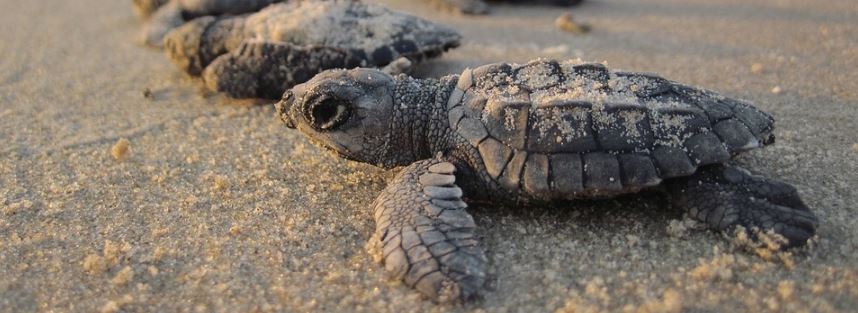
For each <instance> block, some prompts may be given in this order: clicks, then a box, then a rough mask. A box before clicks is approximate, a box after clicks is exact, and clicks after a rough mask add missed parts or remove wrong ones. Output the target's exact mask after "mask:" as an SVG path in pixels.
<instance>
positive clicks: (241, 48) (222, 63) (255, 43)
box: [165, 0, 461, 99]
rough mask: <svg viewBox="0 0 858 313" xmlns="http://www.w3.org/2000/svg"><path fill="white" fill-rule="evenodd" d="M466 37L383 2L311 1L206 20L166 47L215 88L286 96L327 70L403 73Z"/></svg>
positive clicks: (181, 31)
mask: <svg viewBox="0 0 858 313" xmlns="http://www.w3.org/2000/svg"><path fill="white" fill-rule="evenodd" d="M460 40H461V35H459V33H458V32H456V31H454V30H453V29H450V28H448V27H445V26H441V25H438V24H435V23H432V22H430V21H427V20H424V19H421V18H418V17H415V16H412V15H408V14H404V13H400V12H396V11H392V10H389V9H387V8H385V7H383V6H380V5H375V4H365V3H362V2H359V1H352V0H326V1H322V0H314V1H310V0H307V1H288V2H283V3H277V4H272V5H270V6H268V7H266V8H264V9H262V10H260V11H259V12H256V13H253V14H249V15H242V16H231V17H213V16H205V17H201V18H198V19H195V20H193V21H190V22H188V23H186V24H184V25H182V26H181V27H179V28H177V29H175V30H173V31H172V32H170V33H169V34H167V37H166V39H165V46H166V51H167V54H168V56H169V57H170V59H171V60H172V61H173V62H174V63H175V64H176V65H177V66H179V67H180V68H181V69H182V70H184V71H186V72H187V73H189V74H191V75H202V76H203V79H204V80H205V84H206V86H207V88H208V89H210V90H212V91H220V92H225V93H226V94H228V95H229V96H231V97H235V98H250V97H259V98H270V99H279V98H280V96H282V95H283V92H284V91H286V89H288V88H290V87H292V86H293V85H295V84H298V83H302V82H305V81H307V80H308V79H310V78H312V77H313V76H314V75H316V74H317V73H319V72H321V71H322V70H326V69H331V68H355V67H382V66H388V70H390V71H393V72H401V71H404V70H405V69H407V67H408V66H410V65H411V64H412V63H414V62H420V61H423V60H425V59H428V58H432V57H436V56H439V55H441V54H442V53H443V52H445V51H447V50H448V49H451V48H454V47H457V46H459V42H460ZM395 61H398V62H395ZM391 65H396V66H401V67H395V66H391Z"/></svg>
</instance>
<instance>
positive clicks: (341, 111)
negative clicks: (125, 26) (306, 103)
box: [307, 98, 350, 130]
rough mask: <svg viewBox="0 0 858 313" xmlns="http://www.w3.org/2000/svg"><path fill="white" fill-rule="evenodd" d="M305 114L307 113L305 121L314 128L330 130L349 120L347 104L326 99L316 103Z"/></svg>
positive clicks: (337, 100)
mask: <svg viewBox="0 0 858 313" xmlns="http://www.w3.org/2000/svg"><path fill="white" fill-rule="evenodd" d="M307 113H309V114H308V116H307V119H308V120H309V121H310V124H312V125H313V127H314V128H316V129H319V130H331V129H334V128H335V127H337V126H340V125H342V124H343V123H345V122H346V121H347V120H348V119H349V114H350V112H349V103H348V102H346V101H343V100H339V99H333V98H328V99H325V100H322V101H319V102H317V103H316V104H315V105H313V107H312V108H310V110H309V112H307Z"/></svg>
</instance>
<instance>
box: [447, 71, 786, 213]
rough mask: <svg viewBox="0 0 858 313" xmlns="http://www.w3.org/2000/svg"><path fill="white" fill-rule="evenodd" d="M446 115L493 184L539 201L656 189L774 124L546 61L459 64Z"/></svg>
mask: <svg viewBox="0 0 858 313" xmlns="http://www.w3.org/2000/svg"><path fill="white" fill-rule="evenodd" d="M448 111H449V119H450V126H451V128H452V129H454V130H455V131H456V132H457V133H458V134H459V135H461V136H462V137H463V138H465V139H467V140H468V142H469V143H470V144H471V145H472V146H473V147H475V148H477V150H478V151H479V155H480V157H481V159H482V161H483V165H484V166H485V172H486V173H487V174H488V175H489V176H490V177H491V178H492V179H493V180H495V181H496V182H497V183H499V184H500V185H501V186H502V187H504V188H506V189H508V190H510V191H516V192H518V191H523V192H525V193H527V194H530V195H532V196H536V197H537V198H577V197H592V196H597V197H598V196H610V195H615V194H620V193H626V192H634V191H637V190H640V189H641V188H645V187H651V186H655V185H658V184H660V183H661V181H662V180H663V179H666V178H672V177H680V176H687V175H690V174H692V173H694V172H695V171H696V170H697V168H698V167H699V166H702V165H706V164H713V163H721V162H725V161H727V160H728V159H729V158H730V157H731V155H733V154H736V153H739V152H742V151H746V150H749V149H753V148H757V147H759V146H761V145H762V144H766V143H768V142H770V141H771V140H772V139H773V138H772V137H771V135H770V133H771V131H772V129H773V126H774V124H773V123H774V120H773V119H772V118H771V116H769V115H768V114H766V113H763V112H761V111H759V110H757V109H756V108H754V107H753V106H751V105H749V104H746V103H743V102H739V101H737V100H733V99H729V98H725V97H723V96H721V95H718V94H716V93H714V92H711V91H706V90H701V89H696V88H692V87H688V86H685V85H681V84H678V83H675V82H672V81H668V80H666V79H664V78H661V77H658V76H655V75H651V74H643V73H627V72H614V71H610V70H608V69H607V68H606V67H605V66H603V65H601V64H595V63H590V64H581V63H576V62H563V63H559V62H556V61H549V60H540V61H534V62H530V63H528V64H525V65H518V64H505V63H497V64H490V65H485V66H482V67H479V68H476V69H473V70H471V69H468V70H465V71H464V73H462V74H461V76H460V77H459V81H458V85H457V88H456V89H455V90H454V91H453V93H452V95H451V97H450V99H449V102H448Z"/></svg>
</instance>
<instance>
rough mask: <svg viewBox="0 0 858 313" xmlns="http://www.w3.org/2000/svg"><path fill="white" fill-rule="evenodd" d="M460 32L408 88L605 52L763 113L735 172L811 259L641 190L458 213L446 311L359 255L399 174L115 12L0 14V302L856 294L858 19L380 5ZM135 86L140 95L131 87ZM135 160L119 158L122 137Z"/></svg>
mask: <svg viewBox="0 0 858 313" xmlns="http://www.w3.org/2000/svg"><path fill="white" fill-rule="evenodd" d="M380 2H384V3H387V4H389V5H391V6H392V7H394V8H396V9H401V10H405V11H409V12H413V13H416V14H418V15H421V16H423V17H427V18H431V19H433V20H436V21H438V22H441V23H445V24H448V25H451V26H454V27H456V28H458V29H459V30H460V31H461V32H462V33H463V34H464V35H465V36H466V40H465V42H464V44H463V46H462V47H460V48H459V49H457V50H454V51H452V52H450V53H448V54H446V55H445V56H444V57H443V58H441V59H438V60H434V61H431V62H429V63H426V64H423V65H421V66H420V67H419V68H418V70H417V72H416V73H415V74H416V75H418V76H423V77H437V76H440V75H445V74H449V73H458V72H460V71H461V70H462V69H464V68H465V67H469V66H470V67H473V66H477V65H480V64H484V63H489V62H494V61H519V62H524V61H527V60H529V59H532V58H536V57H554V58H575V57H580V58H582V59H584V60H592V61H606V62H607V64H608V65H609V66H610V67H612V68H619V69H628V70H635V71H649V72H656V73H659V74H661V75H663V76H665V77H667V78H669V79H672V80H677V81H680V82H684V83H688V84H692V85H699V86H704V87H706V88H709V89H713V90H717V91H720V92H722V93H724V94H725V95H728V96H732V97H736V98H743V99H747V100H750V101H753V102H754V103H756V105H757V106H758V107H760V108H762V109H763V110H765V111H767V112H770V113H772V114H773V115H774V116H775V118H776V119H777V129H776V130H775V135H776V136H777V138H778V140H777V143H776V144H775V145H773V146H770V147H768V148H766V149H761V150H758V151H753V152H751V153H747V154H745V155H743V156H741V157H739V158H737V159H736V160H735V161H734V163H736V164H741V165H743V166H745V167H746V168H748V169H750V170H751V171H753V172H755V173H759V174H764V175H766V176H768V177H773V178H778V179H781V180H784V181H787V182H789V183H791V184H794V185H795V186H796V187H797V188H798V190H799V192H800V194H801V195H802V197H803V198H804V200H805V202H806V203H807V204H808V205H809V206H810V207H811V208H813V209H814V211H815V212H816V214H817V215H818V216H819V218H820V224H821V225H820V228H819V236H818V238H817V239H816V240H815V242H814V243H813V245H812V247H810V248H805V249H799V250H795V251H792V252H791V253H789V254H775V255H769V254H767V253H766V252H765V251H757V252H755V251H746V249H743V248H741V247H739V246H737V245H736V244H735V240H729V239H725V238H723V237H722V236H721V235H719V234H716V233H712V232H709V231H704V230H696V229H694V227H686V226H687V225H686V224H687V223H686V222H684V221H683V220H682V216H681V214H680V213H679V212H677V211H675V210H673V209H671V208H670V207H668V206H667V205H666V202H665V201H664V200H665V199H663V198H661V197H660V196H658V195H653V194H646V195H636V196H630V197H623V198H620V199H614V200H607V201H586V202H583V201H582V202H580V203H576V204H573V205H570V206H562V207H560V206H558V207H536V208H514V207H496V206H489V205H480V206H473V207H472V208H471V209H470V210H471V211H472V213H473V214H474V216H475V219H476V221H477V224H478V225H480V226H481V230H480V236H481V237H482V238H483V242H484V245H485V247H486V250H487V255H488V257H489V260H490V264H491V270H490V274H491V277H490V278H491V279H490V283H489V286H488V289H489V290H488V291H486V292H485V293H484V299H483V300H482V301H479V302H476V303H472V304H469V305H467V306H444V305H441V306H439V305H436V304H433V303H432V302H429V301H426V300H424V299H422V298H421V296H420V295H419V294H418V293H417V292H415V291H413V290H411V289H410V288H408V287H405V286H404V285H402V284H400V283H397V282H395V281H390V280H388V279H386V278H385V273H384V272H383V268H382V267H381V266H380V265H378V264H376V263H374V262H373V260H372V258H371V257H370V255H369V253H367V251H366V248H365V243H366V241H367V240H368V239H369V237H370V235H371V234H372V231H373V229H374V225H373V221H372V217H371V215H370V210H369V205H370V204H371V203H372V201H373V199H374V198H375V196H376V195H377V193H378V192H379V191H380V190H381V189H382V188H384V186H385V181H386V180H387V179H389V178H391V177H392V175H393V174H394V173H395V172H393V171H390V172H385V171H382V170H379V169H376V168H373V167H370V166H366V165H360V164H355V163H350V162H348V161H344V160H339V159H336V158H333V157H330V156H328V155H327V154H326V153H323V152H322V151H320V150H319V149H317V148H315V147H313V146H312V145H311V144H310V143H309V142H307V141H306V140H305V139H304V138H303V137H302V136H301V135H299V134H297V133H295V132H292V131H290V130H289V129H287V128H285V127H283V125H282V123H280V122H279V121H278V120H277V119H276V118H275V117H274V114H273V108H272V107H271V106H269V105H259V104H255V101H235V100H229V99H226V98H223V97H221V96H218V95H206V94H204V93H201V92H200V90H201V88H202V85H201V84H200V83H199V82H198V81H195V80H193V79H190V78H188V77H186V76H184V75H183V74H181V73H180V71H179V70H177V69H176V68H174V67H173V66H172V65H171V64H170V63H169V61H168V60H167V59H166V58H165V57H164V56H163V55H162V54H161V53H160V52H158V51H155V50H151V49H148V48H144V47H142V46H140V45H138V44H137V43H135V41H134V39H135V38H136V33H137V30H138V29H139V23H138V21H137V20H136V18H135V17H134V15H133V11H132V9H131V5H130V1H95V0H80V1H46V0H42V1H11V0H4V1H0V30H2V31H0V138H3V145H2V146H0V312H31V311H42V312H43V311H56V312H93V311H101V312H169V311H180V312H186V311H193V312H254V311H262V312H268V311H301V312H303V311H358V312H385V311H395V312H412V311H484V312H534V311H536V312H540V311H557V310H560V311H567V312H591V311H592V312H597V311H627V312H636V311H644V312H646V311H652V312H660V311H685V312H717V311H723V312H727V311H753V312H780V311H798V312H801V311H806V312H849V311H854V310H855V307H856V305H858V300H856V299H858V252H856V251H858V220H856V219H855V218H854V216H855V214H856V210H858V209H856V205H855V203H858V192H856V191H855V186H858V136H856V134H858V123H856V122H855V120H856V118H858V83H856V82H858V71H855V69H856V68H858V6H856V5H855V4H854V3H852V1H836V0H823V1H798V0H765V1H754V2H752V3H749V2H748V1H739V0H713V1H688V0H685V1H679V0H646V1H630V0H628V1H621V0H590V1H589V2H587V3H585V4H584V5H583V6H581V7H577V8H574V9H572V12H573V15H574V16H575V18H577V19H579V20H581V21H584V22H587V23H589V24H591V25H592V27H593V31H592V32H591V33H589V34H587V35H583V36H582V35H574V34H569V33H565V32H562V31H560V30H558V29H556V28H555V27H554V19H555V18H556V17H557V16H559V15H560V13H562V12H563V10H560V9H556V8H551V7H532V6H519V5H508V4H507V5H495V6H493V9H494V10H493V14H492V15H491V16H486V17H466V16H457V15H452V14H442V13H438V12H436V11H433V10H432V9H431V7H430V5H429V4H428V2H429V1H417V0H412V1H405V0H396V1H394V0H387V1H380ZM147 90H148V91H149V92H148V94H150V95H151V96H150V97H145V96H144V93H146V92H145V91H147ZM123 138H124V139H126V140H127V144H128V146H127V150H123V149H119V148H121V147H117V149H113V147H114V146H115V145H116V144H117V142H119V141H120V140H121V139H123Z"/></svg>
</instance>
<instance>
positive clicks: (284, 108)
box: [274, 90, 295, 129]
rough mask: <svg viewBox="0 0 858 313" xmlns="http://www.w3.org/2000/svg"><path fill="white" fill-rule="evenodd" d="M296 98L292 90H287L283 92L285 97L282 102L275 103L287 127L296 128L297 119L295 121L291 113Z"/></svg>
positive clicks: (278, 113)
mask: <svg viewBox="0 0 858 313" xmlns="http://www.w3.org/2000/svg"><path fill="white" fill-rule="evenodd" d="M294 99H295V96H294V95H293V94H292V91H291V90H287V91H286V92H285V93H283V98H282V99H281V100H280V102H277V104H275V105H274V107H275V108H276V109H277V115H280V119H281V120H283V123H286V127H289V128H291V129H295V121H293V120H292V117H291V116H290V115H289V111H290V110H291V109H292V102H293V101H294Z"/></svg>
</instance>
